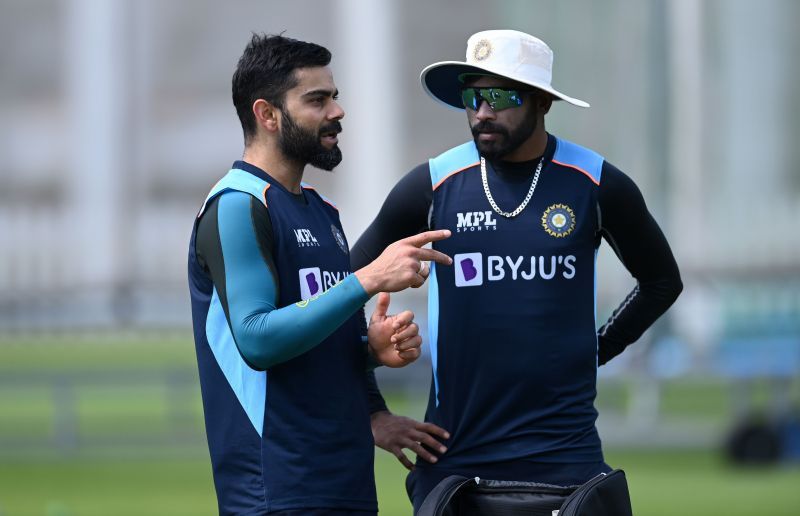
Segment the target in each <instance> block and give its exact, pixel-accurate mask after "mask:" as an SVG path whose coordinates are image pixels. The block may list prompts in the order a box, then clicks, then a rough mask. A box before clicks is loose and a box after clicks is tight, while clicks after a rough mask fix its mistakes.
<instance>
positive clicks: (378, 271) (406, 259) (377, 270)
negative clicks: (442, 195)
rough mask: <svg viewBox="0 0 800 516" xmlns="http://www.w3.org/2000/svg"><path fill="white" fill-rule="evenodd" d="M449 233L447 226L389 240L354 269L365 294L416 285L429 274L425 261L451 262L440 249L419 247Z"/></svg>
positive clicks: (372, 294) (445, 263)
mask: <svg viewBox="0 0 800 516" xmlns="http://www.w3.org/2000/svg"><path fill="white" fill-rule="evenodd" d="M449 237H450V230H448V229H440V230H437V231H426V232H424V233H420V234H418V235H414V236H410V237H408V238H404V239H402V240H398V241H397V242H394V243H393V244H390V245H389V246H388V247H386V249H385V250H384V251H383V253H381V255H380V256H378V257H377V258H376V259H375V260H374V261H373V262H372V263H370V264H369V265H367V266H365V267H363V268H362V269H359V270H357V271H356V272H355V275H356V278H358V281H359V282H361V286H362V287H364V290H365V291H366V292H367V294H369V295H370V297H371V296H374V295H375V294H377V293H378V292H399V291H401V290H405V289H407V288H408V287H415V288H416V287H420V286H422V284H423V283H425V280H426V279H427V278H428V274H430V268H429V267H428V266H427V264H426V263H425V261H428V260H429V261H434V262H436V263H440V264H442V265H451V264H452V263H453V260H452V259H451V258H450V257H449V256H447V255H446V254H444V253H440V252H439V251H435V250H433V249H426V248H423V246H424V245H426V244H429V243H431V242H436V241H438V240H444V239H445V238H449Z"/></svg>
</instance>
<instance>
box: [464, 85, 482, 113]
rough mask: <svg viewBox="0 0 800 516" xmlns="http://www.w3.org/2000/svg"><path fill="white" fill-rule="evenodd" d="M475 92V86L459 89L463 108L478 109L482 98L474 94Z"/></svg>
mask: <svg viewBox="0 0 800 516" xmlns="http://www.w3.org/2000/svg"><path fill="white" fill-rule="evenodd" d="M476 93H477V90H476V89H475V88H466V89H464V90H461V101H462V102H463V103H464V107H465V108H469V109H472V110H473V111H477V110H478V107H479V105H480V103H481V100H482V99H481V98H480V97H479V96H478V95H476Z"/></svg>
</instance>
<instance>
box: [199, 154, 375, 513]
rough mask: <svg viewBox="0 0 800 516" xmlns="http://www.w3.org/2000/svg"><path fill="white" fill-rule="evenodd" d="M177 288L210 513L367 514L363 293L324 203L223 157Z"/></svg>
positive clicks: (370, 507)
mask: <svg viewBox="0 0 800 516" xmlns="http://www.w3.org/2000/svg"><path fill="white" fill-rule="evenodd" d="M270 228H271V229H270ZM265 229H269V230H270V231H271V234H270V235H264V231H265ZM265 242H267V243H268V245H265ZM189 285H190V292H191V298H192V315H193V320H194V334H195V344H196V351H197V359H198V366H199V372H200V383H201V391H202V396H203V406H204V413H205V423H206V433H207V437H208V444H209V450H210V454H211V462H212V466H213V472H214V482H215V487H216V491H217V498H218V503H219V511H220V513H221V514H266V513H268V512H272V511H278V510H285V509H304V508H334V509H346V510H366V511H375V510H377V502H376V496H375V485H374V477H373V440H372V433H371V430H370V425H369V416H368V409H367V396H366V388H365V377H364V371H365V370H366V353H365V346H364V344H363V341H362V337H361V333H362V330H361V322H360V321H359V314H358V309H359V308H360V307H361V306H363V303H364V302H365V301H366V300H367V298H368V296H367V295H366V293H365V292H364V290H363V288H362V287H361V285H360V283H359V282H358V280H357V279H356V278H355V276H353V275H351V274H350V263H349V252H348V248H347V242H346V240H345V239H344V235H343V232H342V228H341V224H340V222H339V217H338V212H337V210H336V208H335V207H334V206H333V205H332V204H330V203H329V202H328V201H326V200H325V199H324V198H322V197H321V196H320V195H319V194H317V193H316V191H314V190H313V189H312V188H311V187H309V186H308V185H305V184H304V185H303V191H302V194H301V195H299V196H298V195H296V194H292V193H291V192H289V191H287V190H286V189H285V188H284V187H283V186H282V185H280V183H278V182H277V181H275V180H274V179H273V178H271V177H270V176H269V175H267V174H266V173H265V172H264V171H262V170H260V169H258V168H257V167H254V166H252V165H250V164H247V163H244V162H236V163H234V166H233V169H232V170H231V171H230V172H229V173H228V175H226V176H225V178H223V179H222V180H221V181H220V183H218V184H217V186H216V187H215V188H214V189H213V190H212V192H211V194H210V195H209V197H208V199H207V201H206V203H205V204H204V206H203V209H202V210H201V213H200V215H199V216H198V222H196V224H195V229H194V231H193V234H192V240H191V245H190V250H189Z"/></svg>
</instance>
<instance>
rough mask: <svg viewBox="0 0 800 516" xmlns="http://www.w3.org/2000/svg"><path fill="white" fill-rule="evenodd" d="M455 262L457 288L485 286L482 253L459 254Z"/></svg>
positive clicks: (455, 257) (454, 258)
mask: <svg viewBox="0 0 800 516" xmlns="http://www.w3.org/2000/svg"><path fill="white" fill-rule="evenodd" d="M453 260H454V261H455V264H456V271H455V272H456V286H457V287H475V286H478V285H483V255H482V254H481V253H464V254H457V255H455V256H454V257H453Z"/></svg>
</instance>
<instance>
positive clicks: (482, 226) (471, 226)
mask: <svg viewBox="0 0 800 516" xmlns="http://www.w3.org/2000/svg"><path fill="white" fill-rule="evenodd" d="M456 218H457V220H456V233H464V232H467V231H496V230H497V221H496V220H495V219H494V214H493V213H492V212H491V211H467V212H463V213H462V212H458V213H456Z"/></svg>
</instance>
